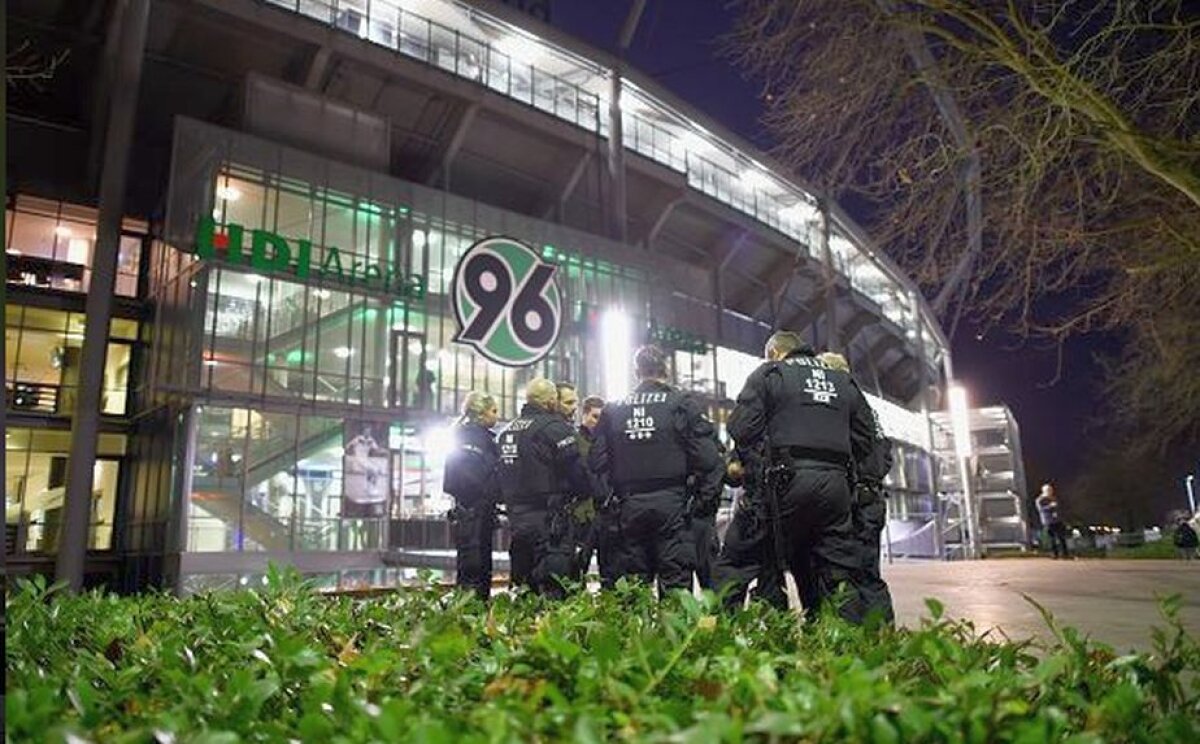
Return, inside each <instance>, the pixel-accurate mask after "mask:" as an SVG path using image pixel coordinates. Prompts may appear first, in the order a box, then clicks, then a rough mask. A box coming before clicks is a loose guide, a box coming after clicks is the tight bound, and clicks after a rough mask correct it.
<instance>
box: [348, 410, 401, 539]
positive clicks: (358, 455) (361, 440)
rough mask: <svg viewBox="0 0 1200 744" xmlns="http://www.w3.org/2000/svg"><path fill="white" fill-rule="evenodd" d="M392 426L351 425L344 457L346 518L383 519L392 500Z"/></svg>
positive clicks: (354, 422) (349, 425) (359, 423)
mask: <svg viewBox="0 0 1200 744" xmlns="http://www.w3.org/2000/svg"><path fill="white" fill-rule="evenodd" d="M387 442H388V425H387V424H385V423H378V422H363V421H347V422H346V427H345V450H344V453H343V455H342V497H343V498H342V516H343V517H353V518H359V519H361V518H382V517H383V516H384V514H385V513H386V511H387V504H388V500H389V497H390V496H391V482H392V474H391V463H392V458H391V454H390V453H389V452H388V449H387Z"/></svg>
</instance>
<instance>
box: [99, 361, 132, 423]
mask: <svg viewBox="0 0 1200 744" xmlns="http://www.w3.org/2000/svg"><path fill="white" fill-rule="evenodd" d="M132 354H133V347H132V346H130V345H129V344H109V345H108V356H107V358H106V359H105V362H104V389H103V390H102V392H101V400H102V401H103V404H102V408H101V410H102V411H103V412H104V413H110V414H114V415H118V416H123V415H125V413H126V411H127V403H128V398H129V361H130V358H131V356H132Z"/></svg>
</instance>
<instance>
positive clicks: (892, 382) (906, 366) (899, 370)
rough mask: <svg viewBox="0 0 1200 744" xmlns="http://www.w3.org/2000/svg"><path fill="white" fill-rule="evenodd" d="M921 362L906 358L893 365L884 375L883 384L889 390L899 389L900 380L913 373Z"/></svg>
mask: <svg viewBox="0 0 1200 744" xmlns="http://www.w3.org/2000/svg"><path fill="white" fill-rule="evenodd" d="M919 364H920V362H919V361H918V360H917V358H916V357H910V356H906V357H903V358H902V359H900V361H898V362H896V363H895V364H893V365H892V366H891V367H890V368H889V369H888V370H887V371H886V372H884V373H883V384H884V386H885V387H886V388H887V389H888V390H895V389H898V388H899V380H900V378H901V377H903V376H905V375H907V374H908V373H909V372H910V371H912V367H913V366H914V365H919Z"/></svg>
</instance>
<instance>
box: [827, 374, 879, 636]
mask: <svg viewBox="0 0 1200 744" xmlns="http://www.w3.org/2000/svg"><path fill="white" fill-rule="evenodd" d="M817 358H818V359H820V360H821V361H823V362H825V363H826V364H828V365H829V366H830V367H832V368H833V369H840V370H842V371H843V372H846V373H849V372H850V363H849V362H848V361H846V357H844V356H842V355H841V354H838V353H837V352H833V351H826V352H824V353H822V354H818V355H817ZM850 379H851V382H854V378H853V377H851V378H850ZM855 384H856V385H857V383H855ZM891 470H892V440H890V439H888V438H887V437H886V436H885V435H884V433H883V430H882V428H880V426H879V422H878V417H876V426H875V440H874V442H873V443H872V445H871V448H870V449H869V450H868V451H867V453H866V455H865V456H864V457H863V458H862V459H860V460H857V461H856V462H855V463H854V472H853V476H854V478H853V480H854V503H853V506H852V507H851V514H852V521H853V523H854V535H855V537H856V538H857V539H858V544H859V547H860V548H861V549H862V567H861V571H862V573H861V574H860V576H859V581H858V584H859V592H860V593H861V594H862V600H863V604H864V609H865V610H866V612H867V614H868V615H871V614H877V615H878V616H879V617H880V618H881V619H882V620H883V621H884V622H885V623H887V624H888V625H892V624H894V623H895V621H896V612H895V610H894V609H893V607H892V593H891V591H890V590H889V589H888V585H887V582H886V581H884V580H883V575H882V574H881V573H880V570H879V546H880V542H879V538H880V536H881V535H882V534H883V527H884V524H885V523H886V522H887V491H885V490H884V488H883V479H884V478H886V477H887V474H888V473H889V472H891Z"/></svg>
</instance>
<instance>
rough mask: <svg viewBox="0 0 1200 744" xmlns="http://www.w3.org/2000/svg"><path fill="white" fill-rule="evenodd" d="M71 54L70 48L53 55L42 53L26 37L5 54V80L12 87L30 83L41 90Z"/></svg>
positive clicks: (29, 84)
mask: <svg viewBox="0 0 1200 744" xmlns="http://www.w3.org/2000/svg"><path fill="white" fill-rule="evenodd" d="M70 54H71V50H69V49H64V50H61V51H59V52H56V53H54V54H51V55H45V54H41V53H39V52H37V51H36V50H34V49H33V45H32V44H31V43H30V42H29V40H28V39H25V40H24V41H22V42H21V43H20V44H17V46H16V47H15V48H14V49H10V50H9V51H8V53H7V54H6V55H5V58H4V81H5V82H6V83H7V84H8V86H9V87H10V88H15V87H18V86H21V85H28V86H30V87H32V88H34V89H36V90H41V89H42V85H43V83H45V82H46V81H48V80H50V79H51V78H53V77H54V73H55V72H57V71H58V68H59V67H60V66H62V64H63V63H64V62H66V61H67V57H69V56H70Z"/></svg>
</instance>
